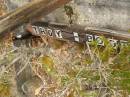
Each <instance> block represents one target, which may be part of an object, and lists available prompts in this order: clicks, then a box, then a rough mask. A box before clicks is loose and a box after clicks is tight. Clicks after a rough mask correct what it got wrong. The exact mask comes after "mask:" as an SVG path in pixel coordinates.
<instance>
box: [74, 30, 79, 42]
mask: <svg viewBox="0 0 130 97" xmlns="http://www.w3.org/2000/svg"><path fill="white" fill-rule="evenodd" d="M73 34H74V39H75V41H77V42H79V35H78V33H77V32H73Z"/></svg>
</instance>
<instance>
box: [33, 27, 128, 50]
mask: <svg viewBox="0 0 130 97" xmlns="http://www.w3.org/2000/svg"><path fill="white" fill-rule="evenodd" d="M32 29H33V32H31V33H32V34H33V35H36V36H45V35H46V36H49V37H53V38H57V39H61V40H67V41H68V40H69V41H73V42H78V43H84V42H88V43H92V42H94V41H96V42H97V44H98V45H99V46H104V41H103V39H102V37H101V36H99V35H94V34H86V33H87V32H86V33H78V32H73V31H70V32H69V31H68V30H64V29H58V28H54V27H43V26H34V25H33V26H32ZM107 39H108V41H109V42H110V44H111V45H112V46H113V47H114V48H116V47H117V46H119V45H122V46H123V45H127V44H128V42H127V41H125V40H117V39H114V38H107Z"/></svg>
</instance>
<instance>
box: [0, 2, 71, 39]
mask: <svg viewBox="0 0 130 97" xmlns="http://www.w3.org/2000/svg"><path fill="white" fill-rule="evenodd" d="M69 1H71V0H36V1H34V2H31V3H29V4H27V5H25V6H23V7H21V8H17V9H16V10H14V11H13V12H11V13H9V14H7V15H5V16H3V17H1V20H0V38H3V34H5V33H7V32H9V31H10V30H12V29H14V28H16V27H18V26H20V25H22V24H23V23H26V22H29V21H30V20H31V19H34V18H36V17H39V16H41V15H43V16H45V15H47V14H49V13H51V12H52V11H54V10H55V9H57V8H58V7H60V6H62V5H64V4H66V3H68V2H69Z"/></svg>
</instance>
